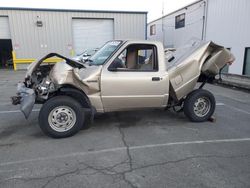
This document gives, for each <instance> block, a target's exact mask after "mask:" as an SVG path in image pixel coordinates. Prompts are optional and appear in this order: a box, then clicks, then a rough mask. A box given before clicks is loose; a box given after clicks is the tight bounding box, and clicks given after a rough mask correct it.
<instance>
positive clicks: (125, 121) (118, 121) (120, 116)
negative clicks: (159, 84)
mask: <svg viewBox="0 0 250 188" xmlns="http://www.w3.org/2000/svg"><path fill="white" fill-rule="evenodd" d="M187 122H188V119H187V118H186V117H185V116H184V114H183V113H176V112H173V111H170V110H140V111H124V112H110V113H104V114H97V115H96V116H95V119H94V123H93V124H92V125H91V127H102V126H111V125H113V126H119V127H121V128H128V127H133V126H145V125H149V124H150V125H151V126H154V125H159V124H160V125H164V126H176V125H178V124H182V123H187Z"/></svg>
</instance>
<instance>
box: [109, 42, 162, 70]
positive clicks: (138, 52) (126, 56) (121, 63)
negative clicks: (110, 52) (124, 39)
mask: <svg viewBox="0 0 250 188" xmlns="http://www.w3.org/2000/svg"><path fill="white" fill-rule="evenodd" d="M109 68H119V69H118V71H119V70H121V71H157V70H158V62H157V56H156V47H155V46H154V45H143V44H141V45H138V44H137V45H130V46H128V47H127V48H126V49H125V50H124V51H123V52H122V53H121V54H120V55H119V56H118V57H117V58H116V59H115V60H114V61H113V62H112V64H111V65H110V67H109Z"/></svg>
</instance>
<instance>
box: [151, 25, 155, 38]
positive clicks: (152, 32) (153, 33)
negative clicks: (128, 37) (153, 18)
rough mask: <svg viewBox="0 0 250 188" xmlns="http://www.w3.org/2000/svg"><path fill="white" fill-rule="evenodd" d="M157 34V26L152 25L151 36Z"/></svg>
mask: <svg viewBox="0 0 250 188" xmlns="http://www.w3.org/2000/svg"><path fill="white" fill-rule="evenodd" d="M155 34H156V25H155V24H154V25H151V26H150V35H155Z"/></svg>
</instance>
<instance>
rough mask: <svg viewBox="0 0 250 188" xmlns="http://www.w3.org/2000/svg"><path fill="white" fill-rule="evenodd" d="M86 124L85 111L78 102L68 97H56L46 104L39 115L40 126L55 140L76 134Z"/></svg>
mask: <svg viewBox="0 0 250 188" xmlns="http://www.w3.org/2000/svg"><path fill="white" fill-rule="evenodd" d="M83 124H84V111H83V109H82V107H81V105H80V104H79V102H77V101H76V100H74V99H73V98H71V97H68V96H56V97H53V98H51V99H49V100H48V101H46V103H44V105H43V106H42V108H41V110H40V113H39V126H40V128H41V129H42V131H43V132H44V133H45V134H46V135H48V136H50V137H53V138H65V137H69V136H73V135H74V134H76V133H77V132H78V131H79V130H80V129H81V128H82V126H83Z"/></svg>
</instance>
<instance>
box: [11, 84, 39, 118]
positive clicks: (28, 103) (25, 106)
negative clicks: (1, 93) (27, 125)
mask: <svg viewBox="0 0 250 188" xmlns="http://www.w3.org/2000/svg"><path fill="white" fill-rule="evenodd" d="M11 100H12V104H13V105H17V104H20V110H21V111H22V113H23V114H24V116H25V118H26V119H27V118H28V117H29V115H30V113H31V111H32V109H33V106H34V104H35V100H36V94H35V92H34V90H33V89H30V88H27V87H26V86H25V85H24V83H18V84H17V96H13V97H11Z"/></svg>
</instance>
